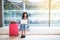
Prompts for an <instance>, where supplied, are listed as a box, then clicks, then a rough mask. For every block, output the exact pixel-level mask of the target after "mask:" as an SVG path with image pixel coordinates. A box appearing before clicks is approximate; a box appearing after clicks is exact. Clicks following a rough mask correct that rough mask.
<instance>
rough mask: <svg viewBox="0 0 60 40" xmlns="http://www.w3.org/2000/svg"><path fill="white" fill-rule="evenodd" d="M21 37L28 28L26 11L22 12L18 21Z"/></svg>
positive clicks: (23, 36)
mask: <svg viewBox="0 0 60 40" xmlns="http://www.w3.org/2000/svg"><path fill="white" fill-rule="evenodd" d="M20 24H21V25H20V30H21V38H25V35H26V31H27V30H28V28H29V20H28V13H27V12H24V13H23V15H22V19H21V21H20Z"/></svg>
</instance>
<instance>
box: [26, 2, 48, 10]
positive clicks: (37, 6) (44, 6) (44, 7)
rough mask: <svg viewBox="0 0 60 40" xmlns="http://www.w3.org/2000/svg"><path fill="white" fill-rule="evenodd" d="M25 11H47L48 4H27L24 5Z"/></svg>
mask: <svg viewBox="0 0 60 40" xmlns="http://www.w3.org/2000/svg"><path fill="white" fill-rule="evenodd" d="M25 6H26V10H48V9H49V2H47V3H45V2H42V3H40V2H33V3H32V2H27V3H26V5H25Z"/></svg>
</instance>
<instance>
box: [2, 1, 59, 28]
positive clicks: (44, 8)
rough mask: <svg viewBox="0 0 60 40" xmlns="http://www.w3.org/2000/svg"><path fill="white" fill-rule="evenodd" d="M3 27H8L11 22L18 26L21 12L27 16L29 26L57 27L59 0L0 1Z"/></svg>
mask: <svg viewBox="0 0 60 40" xmlns="http://www.w3.org/2000/svg"><path fill="white" fill-rule="evenodd" d="M2 2H3V26H8V25H9V23H10V21H11V20H16V21H17V22H18V24H20V20H21V17H22V13H23V12H27V13H28V15H29V20H30V26H34V27H35V26H36V27H38V26H39V27H49V26H59V23H60V18H59V16H60V15H59V13H60V12H59V7H60V6H59V2H60V1H59V0H57V1H56V0H35V1H34V0H2Z"/></svg>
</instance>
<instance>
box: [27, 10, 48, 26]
mask: <svg viewBox="0 0 60 40" xmlns="http://www.w3.org/2000/svg"><path fill="white" fill-rule="evenodd" d="M27 12H28V14H29V20H30V26H34V27H35V26H39V27H40V26H46V27H47V26H48V25H49V17H48V16H49V15H48V13H49V11H48V10H38V11H37V10H36V11H27Z"/></svg>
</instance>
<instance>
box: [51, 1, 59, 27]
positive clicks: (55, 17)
mask: <svg viewBox="0 0 60 40" xmlns="http://www.w3.org/2000/svg"><path fill="white" fill-rule="evenodd" d="M50 25H51V27H52V26H53V27H58V26H60V0H51V24H50Z"/></svg>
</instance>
